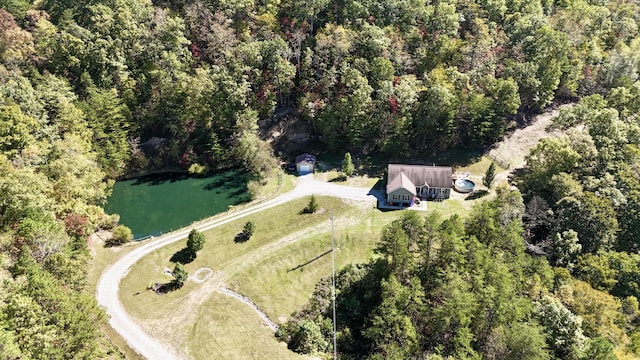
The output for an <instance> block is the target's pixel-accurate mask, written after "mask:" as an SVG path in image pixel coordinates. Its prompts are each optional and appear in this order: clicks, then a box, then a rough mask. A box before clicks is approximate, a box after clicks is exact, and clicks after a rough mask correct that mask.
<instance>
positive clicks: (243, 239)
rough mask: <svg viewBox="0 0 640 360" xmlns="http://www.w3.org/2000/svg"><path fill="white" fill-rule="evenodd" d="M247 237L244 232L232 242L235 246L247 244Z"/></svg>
mask: <svg viewBox="0 0 640 360" xmlns="http://www.w3.org/2000/svg"><path fill="white" fill-rule="evenodd" d="M249 238H250V237H249V236H247V233H245V232H244V231H242V232H240V233H238V234H237V235H236V237H235V238H233V242H234V243H236V244H241V243H243V242H247V241H248V240H249Z"/></svg>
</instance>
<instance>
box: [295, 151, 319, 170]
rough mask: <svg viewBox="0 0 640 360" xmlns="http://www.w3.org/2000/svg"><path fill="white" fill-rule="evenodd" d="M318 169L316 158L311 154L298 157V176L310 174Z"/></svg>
mask: <svg viewBox="0 0 640 360" xmlns="http://www.w3.org/2000/svg"><path fill="white" fill-rule="evenodd" d="M315 168H316V157H315V156H313V155H311V154H302V155H298V156H297V157H296V170H297V171H298V175H304V174H310V173H312V172H313V171H314V170H315Z"/></svg>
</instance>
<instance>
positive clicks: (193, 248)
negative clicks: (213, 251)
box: [187, 229, 205, 258]
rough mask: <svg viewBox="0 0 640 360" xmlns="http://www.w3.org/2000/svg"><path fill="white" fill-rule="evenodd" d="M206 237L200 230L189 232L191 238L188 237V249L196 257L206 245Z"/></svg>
mask: <svg viewBox="0 0 640 360" xmlns="http://www.w3.org/2000/svg"><path fill="white" fill-rule="evenodd" d="M204 242H205V237H204V234H203V233H201V232H200V231H198V230H196V229H193V230H191V232H190V233H189V238H188V239H187V250H189V252H190V253H191V254H192V255H193V257H194V258H195V256H196V253H197V252H198V251H200V250H202V247H203V246H204Z"/></svg>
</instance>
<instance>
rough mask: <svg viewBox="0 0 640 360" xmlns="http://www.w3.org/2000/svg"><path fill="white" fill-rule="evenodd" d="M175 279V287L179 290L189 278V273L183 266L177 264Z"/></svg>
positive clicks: (174, 270) (174, 272)
mask: <svg viewBox="0 0 640 360" xmlns="http://www.w3.org/2000/svg"><path fill="white" fill-rule="evenodd" d="M173 277H174V279H173V285H174V286H175V288H176V289H179V288H181V287H182V286H183V285H184V283H185V282H186V281H187V279H188V278H189V273H188V272H187V270H185V268H184V266H183V265H182V264H180V263H177V264H176V266H175V268H173Z"/></svg>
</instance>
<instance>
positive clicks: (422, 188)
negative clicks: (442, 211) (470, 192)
mask: <svg viewBox="0 0 640 360" xmlns="http://www.w3.org/2000/svg"><path fill="white" fill-rule="evenodd" d="M452 175H453V174H452V169H451V167H448V166H425V165H404V164H389V166H388V168H387V202H388V203H389V204H391V205H400V206H411V205H413V203H414V201H415V199H416V198H419V199H422V200H444V199H448V198H449V196H450V195H451V188H452V187H453V176H452Z"/></svg>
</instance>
